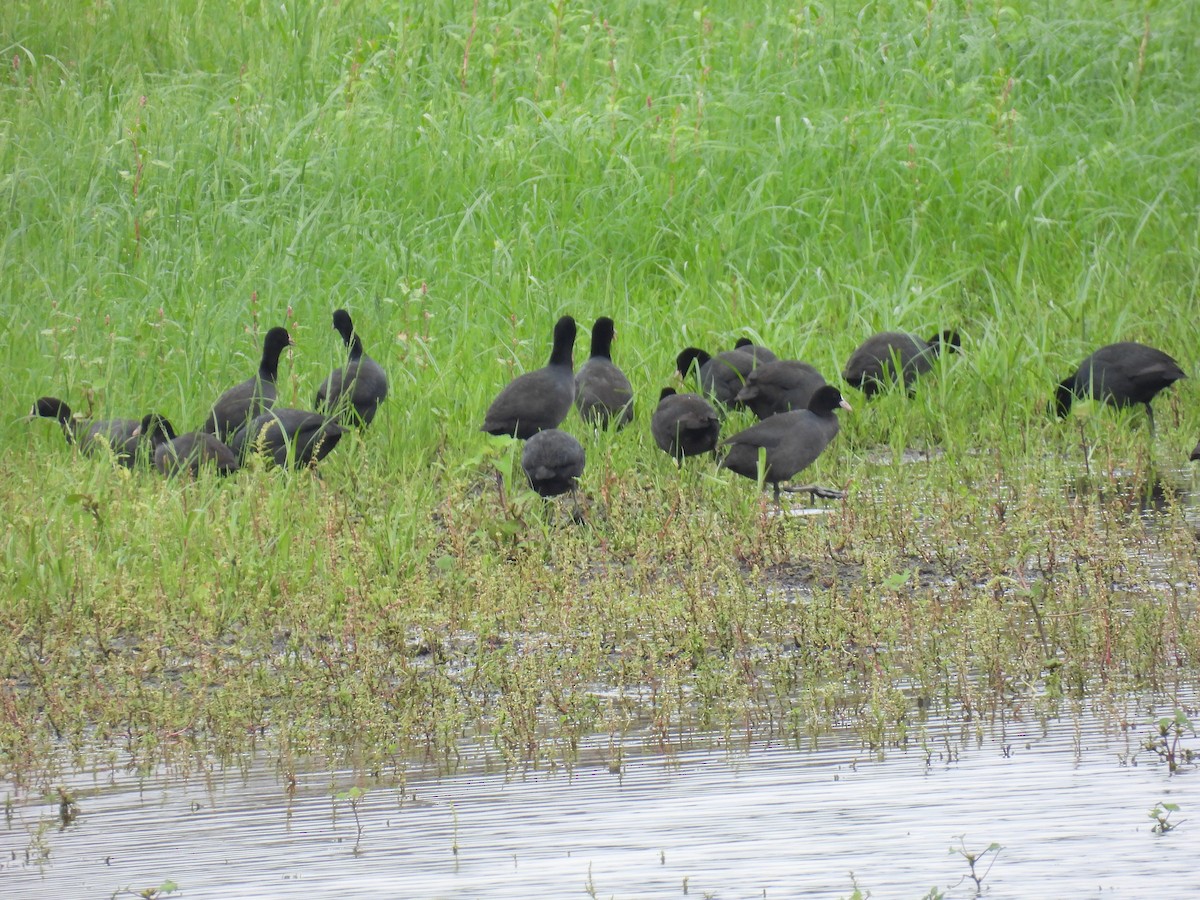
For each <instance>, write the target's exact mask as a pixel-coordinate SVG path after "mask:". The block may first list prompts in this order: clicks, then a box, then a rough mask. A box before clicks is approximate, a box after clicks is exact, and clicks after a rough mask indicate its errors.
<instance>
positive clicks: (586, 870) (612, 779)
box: [0, 701, 1200, 898]
mask: <svg viewBox="0 0 1200 900" xmlns="http://www.w3.org/2000/svg"><path fill="white" fill-rule="evenodd" d="M1170 712H1171V707H1170V706H1169V705H1168V706H1161V707H1159V708H1158V709H1156V710H1154V711H1153V714H1152V712H1151V710H1150V709H1149V708H1148V707H1147V706H1146V705H1145V704H1143V705H1142V706H1138V705H1136V704H1134V703H1133V702H1132V701H1131V703H1130V705H1129V709H1128V710H1119V711H1117V712H1115V713H1112V714H1110V713H1109V712H1106V711H1101V710H1097V709H1091V708H1085V709H1083V710H1076V711H1075V712H1073V713H1070V714H1067V715H1063V716H1060V717H1057V718H1052V719H1049V720H1046V721H1040V720H1037V719H1028V720H1026V721H1020V720H1014V719H1011V718H1010V719H1009V720H1008V721H1007V722H1004V723H994V724H992V725H990V726H988V727H985V728H982V729H980V730H978V731H977V730H976V729H977V727H978V726H976V725H969V726H963V725H961V724H957V723H952V722H948V721H940V722H939V721H932V722H931V723H928V724H927V725H926V730H925V733H924V741H923V743H924V745H925V747H926V748H928V749H927V750H923V749H917V748H916V747H912V748H911V749H908V750H898V749H893V750H891V751H889V752H888V753H887V754H886V756H885V757H884V758H882V759H880V758H878V757H876V756H875V755H874V754H872V753H870V752H869V751H866V750H863V749H862V748H861V746H860V743H859V741H858V739H857V737H855V736H854V735H853V734H852V733H851V732H849V731H847V732H846V733H844V734H834V735H831V736H828V737H826V738H823V739H822V741H821V743H820V745H819V746H818V747H817V748H816V749H808V748H804V749H797V748H794V747H786V746H779V745H769V744H766V743H761V742H751V743H750V744H749V745H747V746H743V747H737V748H730V747H725V746H722V744H721V742H720V739H719V738H717V737H715V736H707V735H693V736H692V737H691V738H690V739H688V743H689V746H691V747H694V748H695V749H687V750H681V751H679V752H675V753H672V754H671V755H669V756H662V755H646V754H644V753H641V751H639V750H638V749H637V747H638V746H640V745H635V744H630V745H629V746H628V748H627V755H626V757H625V762H624V764H623V766H621V767H620V770H619V771H611V770H610V768H609V766H608V765H607V764H606V763H604V762H598V763H596V764H594V765H588V764H580V765H579V766H577V767H575V768H574V770H573V771H571V772H567V771H563V770H560V771H558V772H533V773H527V774H524V775H516V776H514V775H509V776H505V775H504V774H501V773H495V772H488V771H485V770H484V768H483V766H482V765H479V764H478V762H477V763H476V764H474V766H473V767H472V765H470V764H469V765H466V766H463V767H461V768H460V771H459V774H456V775H454V776H450V777H438V776H437V775H435V774H432V773H430V774H428V775H425V774H422V773H421V772H419V771H418V772H410V773H408V775H407V776H406V786H405V789H404V790H403V791H402V790H401V789H399V788H398V787H396V786H395V785H389V786H383V785H374V786H370V785H367V786H366V793H365V795H363V797H362V799H361V800H360V802H359V810H358V812H359V819H360V823H361V826H362V834H361V840H360V841H358V852H356V851H355V844H356V836H357V834H358V832H357V829H356V826H355V822H354V817H353V815H352V810H351V808H350V804H349V801H348V799H346V798H345V797H343V798H342V799H338V800H335V799H334V797H335V794H337V793H339V792H344V791H345V790H346V789H347V788H348V787H349V786H350V785H351V784H353V783H354V782H353V781H352V778H351V776H350V775H349V774H348V773H333V774H330V773H328V772H325V773H313V774H310V775H307V776H301V777H300V778H299V779H298V782H297V786H296V790H295V791H294V793H293V794H292V795H291V796H290V797H289V794H288V791H287V790H286V788H285V785H284V783H283V782H282V781H281V780H279V779H278V778H277V777H276V774H275V768H274V766H273V764H272V763H271V762H270V761H268V760H265V759H264V760H258V761H256V763H255V764H254V765H253V766H252V767H251V769H250V771H249V772H248V773H247V774H245V775H243V774H241V773H238V772H232V771H230V772H226V773H224V774H216V775H212V776H210V777H208V778H204V777H200V778H192V779H190V780H188V781H187V782H182V783H181V782H178V781H174V780H171V779H169V778H166V777H156V778H152V779H148V780H143V781H140V782H139V781H138V780H136V779H135V778H133V777H132V776H129V775H126V774H123V773H120V772H113V771H107V772H98V773H92V774H90V775H89V776H87V777H86V778H84V777H79V778H78V779H77V780H76V781H75V782H74V783H73V784H71V785H69V787H70V789H71V790H72V791H74V792H76V794H77V796H78V797H79V805H80V814H79V817H78V819H77V820H76V821H75V822H74V823H72V824H71V825H69V826H67V827H66V828H62V829H60V828H59V827H58V808H57V799H55V800H54V802H52V803H33V802H30V803H21V802H17V803H15V804H14V808H13V817H12V820H11V823H10V825H9V827H8V828H7V830H5V831H4V832H3V834H4V842H3V844H2V845H0V851H2V852H3V855H2V857H0V859H2V860H3V864H2V865H0V894H3V895H4V896H13V897H17V896H20V897H27V898H40V897H47V898H49V897H54V898H62V897H80V896H103V897H108V896H111V895H112V894H113V892H115V891H118V890H121V889H124V888H133V889H135V890H139V891H140V890H144V889H145V888H148V887H157V886H159V885H161V884H162V883H163V882H164V881H166V880H168V879H170V880H171V881H173V882H175V883H176V884H177V885H178V886H179V888H180V890H181V894H179V896H183V897H205V898H208V897H214V898H224V897H230V898H232V897H237V898H244V897H248V896H257V897H276V898H301V897H303V898H311V897H339V898H346V897H389V898H397V897H399V898H452V897H453V898H466V897H500V898H528V897H532V896H537V895H542V896H546V897H561V896H587V892H588V890H589V889H590V890H593V891H594V894H595V896H598V897H620V898H635V897H636V898H643V897H672V898H674V897H681V896H683V895H684V894H685V880H686V893H687V895H688V896H691V897H717V898H742V897H767V898H780V897H798V896H827V897H848V896H849V895H850V894H851V892H852V890H853V886H854V882H853V881H852V877H851V874H850V873H851V872H853V873H855V877H856V878H857V883H858V885H859V886H860V887H861V888H862V889H863V890H864V891H868V890H869V891H870V892H871V896H872V897H876V898H885V897H920V896H924V895H926V894H927V893H928V892H929V890H930V889H931V888H934V887H936V888H938V889H939V890H941V891H942V892H944V893H945V895H946V896H948V897H970V896H974V893H975V892H974V885H973V883H971V882H969V881H966V882H964V881H963V879H964V876H966V874H967V872H968V866H967V863H966V861H965V860H964V858H963V857H962V856H961V855H959V854H957V853H952V852H950V848H951V847H957V846H959V836H960V835H961V836H962V837H963V842H964V843H965V847H966V849H967V850H970V851H975V852H978V851H982V850H983V849H984V848H986V847H987V846H988V845H989V844H991V843H992V842H996V843H999V844H1001V845H1003V849H1002V850H1001V851H1000V852H999V854H998V856H997V857H996V859H995V863H994V866H993V867H992V868H991V870H990V872H988V874H987V875H986V877H985V878H984V879H983V885H984V887H985V889H986V891H987V895H988V896H989V897H1034V896H1037V897H1068V896H1070V897H1075V896H1080V895H1083V894H1086V893H1097V894H1102V895H1103V896H1105V897H1146V896H1155V897H1186V896H1195V895H1196V887H1195V878H1196V876H1195V858H1196V853H1195V851H1196V849H1197V848H1200V841H1198V839H1197V833H1198V831H1197V829H1200V772H1195V771H1190V772H1184V773H1183V774H1179V775H1175V776H1170V775H1168V772H1167V767H1166V765H1165V764H1164V763H1161V762H1160V761H1159V760H1158V758H1157V757H1156V756H1154V755H1152V754H1150V753H1147V752H1141V753H1139V752H1138V750H1139V747H1140V744H1141V742H1142V741H1143V740H1144V739H1145V738H1146V736H1148V735H1150V734H1152V733H1153V731H1154V729H1153V728H1152V727H1151V722H1152V720H1153V717H1154V716H1156V715H1162V714H1168V713H1170ZM1125 717H1128V718H1129V720H1130V721H1131V722H1132V727H1131V728H1129V729H1128V730H1124V729H1122V728H1121V727H1120V724H1119V723H1120V721H1121V720H1122V719H1123V718H1125ZM977 735H978V736H977ZM1187 743H1188V744H1189V745H1190V746H1191V747H1192V748H1193V749H1197V745H1198V743H1200V742H1198V741H1197V740H1196V739H1195V738H1194V737H1193V738H1189V739H1188V742H1187ZM606 747H607V738H605V739H603V741H601V742H598V743H597V745H596V747H593V748H584V750H583V753H582V758H583V759H600V757H601V755H602V754H603V751H604V748H606ZM639 753H641V755H638V754H639ZM1160 801H1163V802H1174V803H1178V804H1179V805H1180V806H1181V811H1180V812H1179V813H1176V814H1175V815H1174V819H1175V820H1180V819H1190V820H1191V821H1188V822H1185V823H1184V824H1183V825H1182V827H1180V828H1179V829H1178V830H1177V831H1173V832H1170V833H1168V834H1166V835H1157V834H1154V833H1153V832H1152V831H1151V825H1152V824H1153V822H1152V820H1151V819H1150V818H1149V816H1148V815H1147V813H1148V811H1149V810H1150V808H1151V807H1153V806H1154V805H1155V804H1156V803H1158V802H1160ZM39 822H45V823H52V824H51V825H50V827H47V828H46V829H45V831H44V833H43V834H42V838H41V848H42V849H44V850H46V851H48V855H47V856H45V858H44V859H43V860H42V861H41V863H40V864H39V863H38V861H37V857H38V852H37V849H36V847H35V848H34V850H33V851H32V852H31V846H33V836H34V833H35V832H36V830H37V826H38V823H39ZM456 849H457V853H456V852H455V850H456ZM989 861H990V857H988V858H987V859H985V860H984V861H983V862H982V863H981V864H980V866H979V869H980V873H981V874H982V872H983V870H984V869H985V867H986V866H987V864H988V862H989Z"/></svg>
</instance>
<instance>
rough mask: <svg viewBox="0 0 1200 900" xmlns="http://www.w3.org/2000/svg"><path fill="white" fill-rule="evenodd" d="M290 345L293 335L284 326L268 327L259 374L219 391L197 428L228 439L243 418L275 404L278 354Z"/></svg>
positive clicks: (258, 413) (244, 421)
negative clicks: (203, 420)
mask: <svg viewBox="0 0 1200 900" xmlns="http://www.w3.org/2000/svg"><path fill="white" fill-rule="evenodd" d="M291 345H292V339H291V336H290V335H289V334H288V332H287V329H286V328H272V329H271V330H270V331H268V332H267V334H266V337H265V338H263V352H262V359H261V361H260V362H259V364H258V374H257V375H255V376H254V377H253V378H248V379H246V380H245V381H243V382H241V383H240V384H235V385H234V386H233V387H231V388H229V390H227V391H225V392H224V393H223V394H221V396H220V397H218V398H217V402H216V403H214V404H213V408H212V411H211V412H210V413H209V414H208V419H207V420H206V421H205V423H204V427H203V428H201V429H200V430H201V431H205V432H207V433H208V434H215V435H216V436H217V437H218V438H219V439H220V440H222V441H228V440H229V438H230V436H231V435H232V434H233V433H234V432H235V431H237V430H238V429H239V428H241V427H242V426H243V425H245V424H246V422H248V421H249V420H251V419H253V418H254V417H255V416H257V415H260V414H261V413H263V412H265V411H266V410H268V409H270V408H271V407H272V406H274V405H275V399H276V397H277V396H278V394H277V391H276V389H275V379H276V378H277V377H278V376H279V357H280V355H281V354H282V353H283V351H284V350H285V349H286V348H287V347H289V346H291Z"/></svg>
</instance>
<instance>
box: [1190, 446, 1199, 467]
mask: <svg viewBox="0 0 1200 900" xmlns="http://www.w3.org/2000/svg"><path fill="white" fill-rule="evenodd" d="M1188 459H1190V460H1191V461H1192V462H1195V461H1196V460H1198V459H1200V443H1198V444H1196V449H1195V450H1193V451H1192V455H1191V456H1189V457H1188Z"/></svg>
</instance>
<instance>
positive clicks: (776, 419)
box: [721, 385, 850, 503]
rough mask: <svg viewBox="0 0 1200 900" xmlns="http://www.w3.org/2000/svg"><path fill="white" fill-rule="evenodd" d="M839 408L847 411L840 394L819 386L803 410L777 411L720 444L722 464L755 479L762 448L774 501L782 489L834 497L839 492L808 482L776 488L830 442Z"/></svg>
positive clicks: (725, 467) (840, 494) (766, 475)
mask: <svg viewBox="0 0 1200 900" xmlns="http://www.w3.org/2000/svg"><path fill="white" fill-rule="evenodd" d="M838 407H841V408H842V409H846V410H849V409H850V404H849V403H847V402H846V401H845V400H843V399H842V395H841V392H839V391H838V389H837V388H835V387H833V386H832V385H825V386H824V387H822V388H818V389H817V391H816V393H814V394H813V396H812V399H811V400H809V402H808V408H807V409H801V410H796V411H795V412H786V413H778V414H777V415H774V416H771V417H770V418H768V419H764V420H763V421H761V422H759V423H758V424H757V425H751V426H750V427H749V428H747V429H746V430H745V431H739V432H738V433H737V434H735V435H733V437H731V438H728V439H726V440H725V441H722V442H721V447H722V448H724V450H725V456H724V458H723V459H722V460H721V468H723V469H729V470H730V471H731V472H735V473H736V474H738V475H741V476H743V477H745V478H754V479H757V478H758V457H759V451H760V450H761V451H765V452H766V471H765V472H764V473H763V479H764V480H765V481H766V482H767V483H768V484H770V485H771V486H773V487H774V488H775V502H776V503H778V502H779V492H780V490H787V491H789V492H799V491H806V492H808V493H810V494H813V495H814V496H818V497H829V498H836V497H841V496H843V495H842V493H841V492H840V491H835V490H831V489H829V488H822V487H817V486H816V485H807V486H805V487H788V488H780V486H779V485H780V482H783V481H788V480H789V479H791V478H792V477H793V476H795V475H796V474H798V473H799V472H802V471H804V470H805V469H806V468H808V467H809V466H810V465H812V464H813V462H815V461H816V459H817V457H818V456H820V455H821V452H822V451H823V450H824V449H825V448H826V447H827V446H829V442H830V441H832V440H833V439H834V438H835V437H836V436H837V433H838V420H837V416H836V415H835V411H836V410H837V409H838Z"/></svg>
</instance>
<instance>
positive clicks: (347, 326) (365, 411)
mask: <svg viewBox="0 0 1200 900" xmlns="http://www.w3.org/2000/svg"><path fill="white" fill-rule="evenodd" d="M333 327H334V328H336V329H337V332H338V334H340V335H341V336H342V340H343V341H344V342H345V343H346V346H347V347H349V348H350V359H349V360H348V361H347V363H346V365H345V367H344V368H341V369H336V370H335V371H334V372H333V373H332V374H331V375H330V376H329V377H328V378H326V379H325V383H324V384H322V385H321V387H320V388H318V389H317V402H316V408H317V411H318V412H328V413H329V414H331V415H336V416H337V417H338V420H339V421H340V422H341V423H342V424H343V425H359V426H361V427H364V428H365V427H366V426H368V425H370V424H371V420H372V419H374V418H375V413H376V412H377V411H378V410H379V404H380V403H382V402H383V401H384V399H385V398H386V397H387V394H388V380H387V375H386V374H384V371H383V369H382V367H380V365H379V363H377V362H375V360H373V359H371V357H369V356H367V355H366V354H365V353H363V345H362V341H361V340H360V339H359V337H358V332H356V331H355V330H354V324H353V322H352V321H351V320H350V313H348V312H346V310H344V309H339V310H338V311H337V312H335V313H334V314H333Z"/></svg>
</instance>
